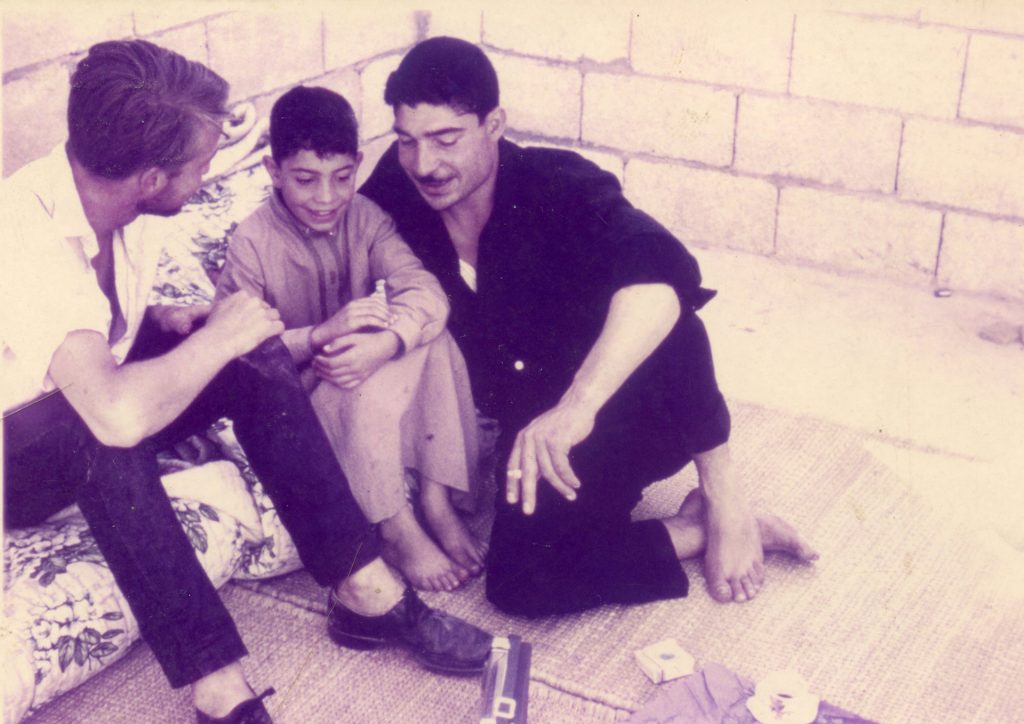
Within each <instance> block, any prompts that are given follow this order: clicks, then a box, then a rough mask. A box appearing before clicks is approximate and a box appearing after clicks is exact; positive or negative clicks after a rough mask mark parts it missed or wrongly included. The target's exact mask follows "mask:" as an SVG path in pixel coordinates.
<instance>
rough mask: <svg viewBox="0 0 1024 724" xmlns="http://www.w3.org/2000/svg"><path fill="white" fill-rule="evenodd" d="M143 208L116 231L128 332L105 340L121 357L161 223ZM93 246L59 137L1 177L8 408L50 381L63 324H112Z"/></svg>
mask: <svg viewBox="0 0 1024 724" xmlns="http://www.w3.org/2000/svg"><path fill="white" fill-rule="evenodd" d="M165 221H166V220H164V219H159V218H155V217H146V216H140V217H139V218H138V219H136V220H135V221H134V222H132V223H131V224H129V225H128V226H127V227H125V228H123V229H120V230H118V232H117V233H115V235H114V248H113V251H114V273H115V288H116V291H117V299H118V303H119V304H120V307H121V314H122V315H123V316H124V321H125V333H124V335H123V336H122V337H120V338H119V339H117V340H115V341H114V343H113V344H112V345H111V353H112V354H113V356H114V358H115V359H116V360H117V362H118V364H120V363H121V362H123V361H124V359H125V357H126V356H127V355H128V352H129V350H131V347H132V344H133V343H134V341H135V337H136V335H137V334H138V331H139V327H140V326H141V324H142V320H143V318H144V316H145V313H146V304H147V301H148V300H149V296H150V291H151V289H152V286H153V280H154V278H155V276H156V271H157V265H158V263H159V261H160V253H161V251H162V244H161V243H159V242H157V243H149V242H146V241H144V239H146V238H147V237H148V238H150V239H154V238H155V237H156V236H157V235H159V234H161V233H164V232H165V228H164V227H165V223H164V222H165ZM98 253H99V243H98V241H97V239H96V233H95V232H94V231H93V229H92V227H90V226H89V222H88V219H87V218H86V215H85V210H84V209H83V207H82V202H81V199H80V198H79V196H78V192H77V190H76V188H75V183H74V178H73V177H72V173H71V166H70V164H69V162H68V158H67V154H66V152H65V150H64V144H63V143H62V144H60V145H59V146H57V147H56V148H55V149H54V150H53V151H52V152H51V153H50V154H49V155H47V156H44V157H43V158H40V159H38V160H36V161H33V162H32V163H30V164H28V165H26V166H24V167H23V168H21V169H19V170H18V171H17V172H15V173H14V174H13V175H12V176H10V177H9V178H7V179H5V180H4V181H3V183H2V184H0V259H2V263H0V349H2V357H0V379H2V380H3V381H2V383H0V385H2V387H0V394H2V397H0V403H2V405H3V409H4V411H5V413H6V412H9V411H12V410H14V409H16V408H18V407H21V406H22V405H24V404H26V403H28V402H30V401H32V400H34V399H36V398H38V397H40V396H41V395H43V394H46V393H47V392H50V391H52V390H53V389H54V388H55V385H54V383H53V380H52V379H50V375H49V367H50V361H51V359H52V357H53V354H54V352H56V350H57V349H58V348H59V347H60V346H61V344H63V342H64V338H65V337H66V336H67V335H68V333H70V332H73V331H76V330H93V331H96V332H99V333H100V334H102V335H103V336H104V337H105V338H106V337H108V335H109V333H110V326H111V323H112V321H113V320H112V314H111V309H110V302H109V300H108V299H107V297H106V295H104V293H103V291H102V290H101V289H100V286H99V283H98V281H97V277H96V271H95V269H94V268H93V266H92V260H93V259H94V258H95V257H96V255H97V254H98Z"/></svg>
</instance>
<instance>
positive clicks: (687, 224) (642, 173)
mask: <svg viewBox="0 0 1024 724" xmlns="http://www.w3.org/2000/svg"><path fill="white" fill-rule="evenodd" d="M626 195H627V197H628V198H629V200H630V201H631V202H633V204H634V205H635V206H637V207H638V208H641V209H643V210H644V211H646V212H647V213H649V214H651V215H652V216H653V217H654V218H656V219H658V220H659V221H660V222H661V223H663V224H665V226H667V227H668V228H669V229H671V230H672V231H673V233H675V234H676V235H677V236H679V238H680V240H681V241H683V242H684V243H687V244H689V243H694V244H698V245H705V246H720V247H727V248H730V249H742V250H744V251H753V252H757V253H759V254H770V253H772V249H773V242H772V238H773V236H774V230H775V201H776V196H777V191H776V189H775V187H774V186H772V185H771V184H770V183H768V182H766V181H761V180H758V179H752V178H745V177H742V176H733V175H730V174H725V173H720V172H718V171H709V170H704V169H694V168H687V167H685V166H676V165H672V164H664V163H651V162H649V161H639V160H631V161H629V162H628V163H627V164H626Z"/></svg>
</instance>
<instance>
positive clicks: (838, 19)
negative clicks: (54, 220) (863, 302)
mask: <svg viewBox="0 0 1024 724" xmlns="http://www.w3.org/2000/svg"><path fill="white" fill-rule="evenodd" d="M176 7H178V6H176ZM239 7H240V6H235V9H223V10H221V9H220V6H219V5H217V4H216V3H213V2H208V3H204V4H202V5H182V6H180V7H178V9H174V10H166V11H149V10H140V9H118V8H117V6H111V8H110V9H109V11H108V12H105V13H98V14H96V15H93V16H88V17H87V16H85V15H84V14H74V15H73V16H71V17H70V18H69V17H67V15H66V13H62V12H61V11H59V10H54V11H50V12H46V11H29V10H19V11H11V10H8V11H7V12H6V14H5V18H4V27H3V40H4V51H3V66H4V112H3V113H4V123H5V125H4V128H5V130H4V173H5V174H9V173H10V172H11V171H13V170H14V169H15V168H17V167H18V166H20V165H22V164H23V163H25V162H26V161H28V160H30V159H31V158H34V157H36V156H38V155H40V154H41V153H43V152H45V151H46V150H48V149H49V147H50V146H52V144H53V143H56V142H57V141H58V140H59V139H60V138H61V137H62V136H63V134H64V130H63V122H62V114H63V107H64V102H65V98H64V96H65V95H66V94H65V93H64V92H63V91H62V88H64V87H66V83H67V78H68V74H69V71H70V69H71V68H72V67H73V65H74V63H75V62H76V61H77V60H78V59H79V58H80V57H81V55H82V52H83V51H84V50H85V49H86V48H87V47H88V46H89V45H90V44H91V43H93V42H96V41H98V40H101V39H105V38H115V37H145V38H147V39H152V40H153V41H154V42H157V43H161V44H164V45H167V46H169V47H172V48H174V49H175V50H178V51H180V52H182V53H184V54H185V55H187V56H190V57H193V58H195V59H197V60H201V61H203V62H206V63H208V64H210V65H211V66H212V67H213V68H214V69H215V70H217V71H218V72H219V73H221V74H222V75H223V76H224V77H225V78H227V79H228V80H229V81H230V82H231V83H232V88H233V98H234V99H236V100H243V99H251V100H254V101H255V102H256V104H257V107H258V108H260V109H261V111H263V112H266V111H267V110H269V107H270V104H271V103H272V102H273V100H274V99H275V98H276V97H277V96H278V95H279V94H280V92H282V91H283V90H284V89H286V88H287V87H289V86H291V85H292V84H294V83H298V82H307V83H318V84H323V85H327V86H329V87H332V88H335V89H336V90H339V91H340V92H342V93H344V94H345V95H346V97H348V98H349V100H351V101H352V103H353V106H354V107H355V108H356V111H357V113H358V114H359V117H360V121H361V128H362V133H363V137H364V141H365V144H366V145H365V147H364V152H365V153H366V156H367V159H366V163H365V167H364V173H365V171H366V170H368V169H369V167H370V166H372V164H373V163H374V162H375V161H376V158H377V157H378V156H379V154H380V153H381V152H383V150H384V148H386V146H387V144H388V143H389V141H390V136H389V129H390V124H391V114H390V110H389V109H387V108H386V107H384V106H383V103H382V101H381V96H382V89H383V84H384V81H385V79H386V78H387V74H388V73H389V72H391V70H393V69H394V67H395V66H396V65H397V63H398V61H399V59H400V58H401V56H402V54H403V53H404V52H405V50H407V49H408V48H409V47H410V46H411V45H412V44H413V43H414V42H416V41H417V40H418V39H421V38H423V37H427V36H431V35H456V36H458V37H463V38H465V39H467V40H471V41H473V42H476V43H479V44H481V45H482V47H484V48H485V50H486V51H487V52H488V54H489V56H490V57H491V59H492V60H493V61H494V63H495V66H496V67H497V69H498V72H499V77H500V78H501V81H502V102H503V105H504V106H505V107H506V108H507V110H508V112H509V120H510V136H511V137H512V138H513V139H514V140H518V141H523V142H526V143H533V144H540V145H548V146H557V147H563V148H572V149H575V150H577V151H579V152H581V153H583V154H584V155H585V156H587V157H588V158H591V159H592V160H594V161H595V162H596V163H598V164H599V165H600V166H602V167H603V168H605V169H607V170H609V171H611V172H613V173H615V174H616V175H617V176H618V177H619V178H620V179H621V180H622V181H623V184H624V186H625V188H626V192H627V195H628V196H629V197H630V198H631V200H633V202H634V203H635V204H636V205H638V206H640V207H642V208H644V209H645V210H647V211H648V212H650V213H651V214H652V215H654V216H655V217H657V218H658V219H660V220H661V221H663V222H664V223H665V224H666V225H668V226H669V227H670V228H671V229H672V230H673V231H674V232H676V233H677V234H678V235H679V236H680V238H681V239H682V240H683V241H684V242H685V243H687V244H688V245H691V246H695V247H726V248H730V249H738V250H743V251H747V252H751V253H757V254H765V255H772V256H776V257H778V258H780V259H782V260H785V261H791V262H794V263H800V264H811V265H816V266H822V267H825V268H828V269H831V270H834V271H836V272H839V273H858V274H870V275H874V276H881V277H885V278H889V279H892V280H894V281H898V282H900V283H908V284H915V285H921V286H929V285H931V286H936V287H939V286H943V287H951V288H953V289H957V290H965V291H971V292H979V293H984V294H994V295H999V296H1004V297H1010V298H1015V299H1024V3H1020V2H1018V0H793V1H791V2H788V3H787V2H769V1H768V0H763V1H762V0H735V1H734V2H716V3H708V2H701V1H699V0H680V1H679V2H675V3H672V4H671V5H670V4H668V3H663V4H651V3H645V4H644V5H642V6H640V9H639V10H636V9H630V7H629V6H628V5H627V6H620V5H618V4H615V3H601V4H594V3H589V4H585V5H584V4H581V5H572V4H570V5H562V4H554V3H543V4H541V3H535V4H530V3H527V4H517V5H516V6H515V7H511V6H498V5H492V6H488V5H473V4H470V3H465V2H451V1H450V0H449V1H448V2H445V0H438V1H437V2H436V3H434V4H432V5H431V6H429V7H428V6H427V4H424V6H423V8H422V9H416V8H414V6H412V5H408V4H405V5H398V4H393V3H392V4H383V5H381V6H380V7H373V6H371V5H370V4H368V3H353V4H346V5H343V6H337V7H336V8H329V7H328V6H323V7H322V8H317V7H314V6H311V5H309V4H299V5H296V6H294V8H293V9H289V10H288V11H286V12H285V11H280V12H274V9H275V8H279V7H280V6H277V5H274V4H268V5H265V6H261V5H254V6H250V8H251V9H238V8H239Z"/></svg>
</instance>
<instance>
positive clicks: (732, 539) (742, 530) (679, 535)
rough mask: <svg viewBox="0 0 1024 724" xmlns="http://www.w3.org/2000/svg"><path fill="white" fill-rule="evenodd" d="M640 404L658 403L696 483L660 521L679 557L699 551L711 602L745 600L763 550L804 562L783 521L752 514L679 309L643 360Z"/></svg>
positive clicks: (726, 424) (690, 318)
mask: <svg viewBox="0 0 1024 724" xmlns="http://www.w3.org/2000/svg"><path fill="white" fill-rule="evenodd" d="M649 362H650V365H649V373H650V375H649V379H648V380H647V381H646V382H642V383H641V384H642V385H643V386H645V387H646V389H645V390H644V391H642V392H640V396H641V397H643V396H645V395H646V396H647V397H648V398H649V401H648V402H646V403H645V404H646V406H647V407H648V408H651V409H653V408H655V407H658V408H661V409H660V410H659V411H658V414H657V415H655V417H660V416H661V415H662V414H664V416H665V419H666V420H668V421H669V424H666V425H664V426H663V428H662V429H663V430H670V429H674V430H675V432H674V433H673V434H675V435H677V436H678V437H679V438H680V439H679V440H676V441H675V442H674V444H676V445H680V446H681V447H682V448H683V449H684V450H687V451H688V452H689V455H690V456H691V457H692V459H693V461H694V463H695V465H696V466H697V474H698V479H699V482H700V487H699V494H698V495H691V496H688V497H687V499H686V501H684V504H683V506H682V507H681V508H680V510H679V512H678V513H677V514H676V516H674V517H672V518H669V519H666V520H665V521H663V522H664V523H665V525H666V527H667V528H668V531H669V534H670V535H671V537H672V542H673V546H674V547H675V549H676V553H677V555H678V557H679V558H680V559H684V558H690V557H695V556H697V555H701V554H703V556H704V575H705V578H706V579H707V584H708V589H709V592H710V593H711V595H712V596H713V597H714V598H715V599H716V600H718V601H736V602H743V601H748V600H750V599H751V598H753V597H754V596H755V595H757V593H758V591H759V590H760V588H761V586H762V585H763V583H764V573H765V571H764V553H765V552H766V551H779V552H784V553H788V554H790V555H793V556H794V557H796V558H797V559H799V560H801V561H804V562H809V561H812V560H814V559H816V558H817V554H816V553H815V552H814V551H813V550H812V549H811V548H810V546H808V545H807V544H806V543H805V542H804V541H803V540H802V539H801V538H800V536H799V535H798V534H797V532H796V530H794V529H793V528H792V526H790V525H789V524H788V523H786V522H785V521H783V520H782V519H781V518H778V517H777V516H774V515H755V514H754V513H753V512H752V511H751V509H750V507H749V505H748V504H747V501H746V496H745V495H744V494H743V491H742V490H741V488H740V485H739V481H738V480H737V479H736V475H735V473H734V469H733V465H732V461H731V457H730V453H729V443H728V439H729V432H730V419H729V412H728V409H727V408H726V405H725V401H724V399H723V398H722V395H721V393H720V392H719V390H718V386H717V383H716V381H715V373H714V367H713V363H712V358H711V346H710V343H709V341H708V338H707V333H706V332H705V330H704V325H703V324H702V323H701V321H700V319H699V318H698V317H697V316H696V315H695V314H692V313H690V314H687V315H684V316H683V317H682V318H681V319H680V320H679V322H678V323H677V325H676V327H675V328H674V329H673V330H672V332H671V334H670V335H669V336H668V338H666V340H665V342H664V343H663V344H662V346H661V347H660V348H659V349H658V351H657V352H656V353H655V355H654V356H653V357H652V359H651V360H649Z"/></svg>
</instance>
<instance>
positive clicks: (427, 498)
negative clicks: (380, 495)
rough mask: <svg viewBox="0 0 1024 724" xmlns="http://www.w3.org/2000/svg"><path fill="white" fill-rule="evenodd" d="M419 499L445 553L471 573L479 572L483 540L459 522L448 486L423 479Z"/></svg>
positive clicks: (483, 553) (480, 569)
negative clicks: (449, 495)
mask: <svg viewBox="0 0 1024 724" xmlns="http://www.w3.org/2000/svg"><path fill="white" fill-rule="evenodd" d="M420 501H421V502H422V503H423V515H424V517H426V519H427V525H428V526H429V527H430V530H431V532H432V533H433V534H434V535H435V536H437V540H438V542H439V543H440V544H441V548H443V549H444V551H445V553H447V554H448V555H449V556H451V559H452V560H453V561H455V563H456V564H457V565H459V566H462V568H464V569H465V570H467V571H469V573H470V574H471V575H473V576H478V575H480V574H481V573H483V570H484V558H485V557H486V555H487V543H486V542H485V541H483V540H481V539H479V538H477V537H476V536H475V535H473V533H471V532H470V530H469V529H468V528H467V527H466V524H465V523H463V522H462V518H461V517H460V516H459V514H458V512H457V511H456V510H455V508H454V507H453V506H452V503H451V500H450V499H449V497H448V489H447V488H446V487H445V486H443V485H441V484H440V483H436V482H434V481H432V480H424V481H423V491H422V492H421V494H420Z"/></svg>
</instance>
